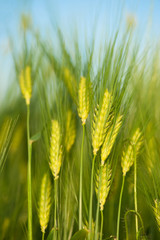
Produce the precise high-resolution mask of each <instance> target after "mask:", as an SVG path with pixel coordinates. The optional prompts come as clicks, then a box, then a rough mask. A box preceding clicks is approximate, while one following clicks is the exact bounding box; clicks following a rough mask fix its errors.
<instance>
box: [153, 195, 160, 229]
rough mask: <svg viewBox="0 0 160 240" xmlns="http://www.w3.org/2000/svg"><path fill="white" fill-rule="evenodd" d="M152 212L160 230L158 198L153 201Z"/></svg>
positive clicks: (159, 202)
mask: <svg viewBox="0 0 160 240" xmlns="http://www.w3.org/2000/svg"><path fill="white" fill-rule="evenodd" d="M153 212H154V216H155V218H156V221H157V225H158V230H159V231H160V201H159V200H158V199H156V200H155V201H154V207H153Z"/></svg>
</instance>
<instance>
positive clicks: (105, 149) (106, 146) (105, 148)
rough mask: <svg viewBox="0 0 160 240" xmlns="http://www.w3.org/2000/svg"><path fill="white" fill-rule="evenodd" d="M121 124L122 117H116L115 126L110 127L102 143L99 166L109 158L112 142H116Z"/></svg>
mask: <svg viewBox="0 0 160 240" xmlns="http://www.w3.org/2000/svg"><path fill="white" fill-rule="evenodd" d="M121 124H122V116H121V115H120V116H118V117H117V119H116V122H115V124H114V123H113V124H112V126H111V127H110V128H109V130H108V131H107V134H106V137H105V140H104V143H103V145H102V149H101V164H102V165H103V164H104V162H105V160H106V159H107V157H108V156H109V154H110V152H111V150H112V147H113V145H114V142H115V140H116V137H117V134H118V132H119V129H120V127H121Z"/></svg>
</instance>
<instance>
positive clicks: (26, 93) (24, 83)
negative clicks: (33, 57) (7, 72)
mask: <svg viewBox="0 0 160 240" xmlns="http://www.w3.org/2000/svg"><path fill="white" fill-rule="evenodd" d="M19 83H20V88H21V92H22V95H23V97H24V99H25V101H26V104H27V105H29V104H30V99H31V95H32V82H31V68H30V67H29V66H27V67H26V68H25V69H24V70H22V71H21V73H20V76H19Z"/></svg>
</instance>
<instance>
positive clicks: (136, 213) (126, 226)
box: [124, 210, 146, 240]
mask: <svg viewBox="0 0 160 240" xmlns="http://www.w3.org/2000/svg"><path fill="white" fill-rule="evenodd" d="M129 213H133V214H135V215H137V217H138V218H139V220H140V223H141V226H142V230H143V235H144V239H146V238H145V231H144V225H143V221H142V218H141V215H140V214H139V213H138V212H135V211H134V210H128V211H127V212H126V213H125V215H124V221H125V229H126V240H128V239H129V234H128V224H127V215H128V214H129Z"/></svg>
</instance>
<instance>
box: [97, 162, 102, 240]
mask: <svg viewBox="0 0 160 240" xmlns="http://www.w3.org/2000/svg"><path fill="white" fill-rule="evenodd" d="M99 176H100V177H99V178H100V179H99V185H98V201H97V211H96V225H95V240H96V239H97V234H98V222H99V203H100V188H101V182H102V166H101V167H100V175H99Z"/></svg>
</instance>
